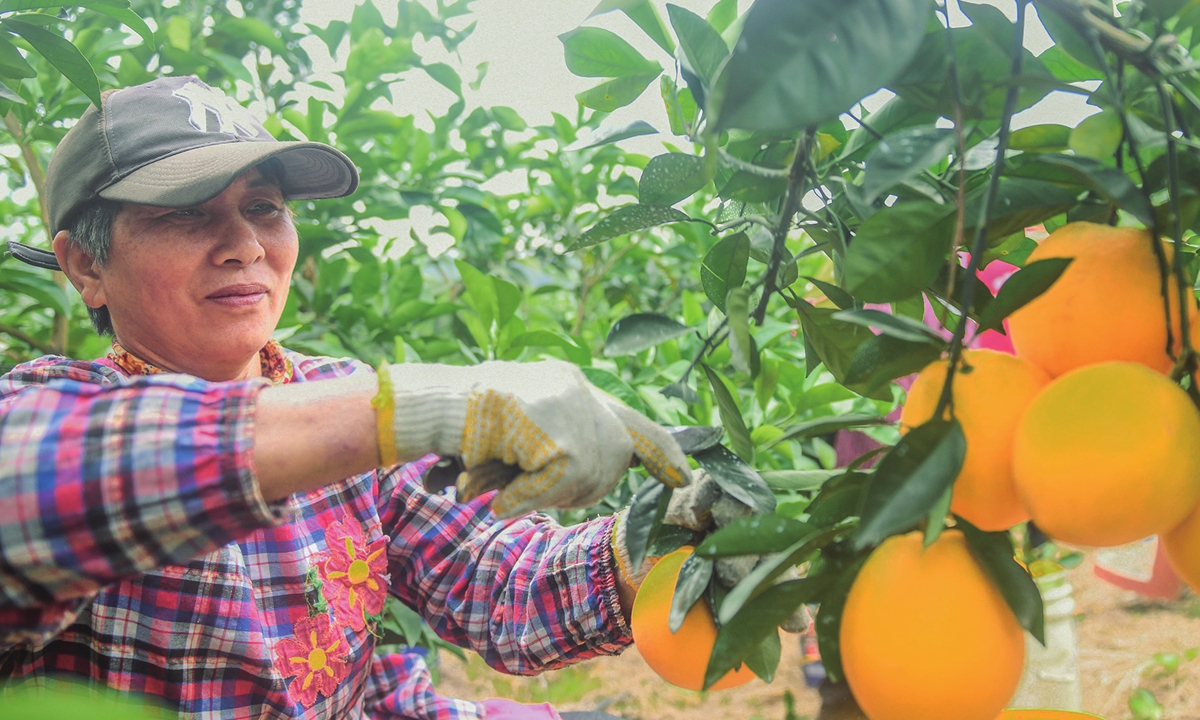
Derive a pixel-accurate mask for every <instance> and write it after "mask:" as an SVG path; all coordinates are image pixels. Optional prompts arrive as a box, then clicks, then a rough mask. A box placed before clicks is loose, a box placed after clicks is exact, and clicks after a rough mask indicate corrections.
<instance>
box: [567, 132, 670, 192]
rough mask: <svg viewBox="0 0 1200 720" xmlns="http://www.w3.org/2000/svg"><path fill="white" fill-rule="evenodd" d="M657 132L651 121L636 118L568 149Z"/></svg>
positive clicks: (603, 143)
mask: <svg viewBox="0 0 1200 720" xmlns="http://www.w3.org/2000/svg"><path fill="white" fill-rule="evenodd" d="M657 133H658V130H655V129H654V126H653V125H651V124H650V123H648V122H646V121H645V120H634V121H633V122H631V123H629V124H627V125H622V126H621V127H618V128H613V129H612V130H609V131H607V132H604V133H593V134H592V136H591V137H590V138H589V139H588V141H587V143H585V144H583V145H580V144H578V143H573V144H571V145H570V146H568V147H567V148H566V149H567V150H587V149H588V148H594V147H599V146H601V145H607V144H609V143H615V142H620V141H621V140H628V139H629V138H635V137H640V136H642V135H655V134H657ZM668 204H669V203H668Z"/></svg>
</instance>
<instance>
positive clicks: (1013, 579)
mask: <svg viewBox="0 0 1200 720" xmlns="http://www.w3.org/2000/svg"><path fill="white" fill-rule="evenodd" d="M957 520H958V527H959V529H961V530H962V533H963V535H964V536H965V537H966V538H967V543H968V544H969V545H970V547H971V554H972V555H974V556H975V559H976V560H978V561H979V564H980V565H982V566H983V569H984V572H986V573H987V575H988V577H989V578H991V580H992V582H993V583H995V585H996V587H997V588H998V589H999V590H1000V594H1001V595H1003V596H1004V601H1005V602H1007V603H1008V606H1009V607H1010V608H1011V609H1012V611H1013V614H1014V615H1016V616H1017V621H1018V622H1019V623H1021V627H1023V628H1025V629H1026V630H1028V631H1029V634H1031V635H1033V636H1034V637H1035V638H1037V640H1038V642H1040V643H1042V644H1043V645H1045V644H1046V616H1045V612H1044V611H1043V607H1042V594H1041V592H1040V591H1039V590H1038V587H1037V583H1035V582H1034V581H1033V578H1032V577H1030V576H1029V572H1028V571H1027V570H1026V569H1025V568H1023V567H1021V564H1020V563H1018V562H1017V560H1016V558H1015V557H1013V555H1014V552H1013V544H1012V537H1011V536H1010V535H1009V534H1008V533H1007V532H984V531H982V530H980V529H978V528H976V527H975V526H974V525H972V524H971V523H969V522H967V521H966V520H963V519H962V518H957Z"/></svg>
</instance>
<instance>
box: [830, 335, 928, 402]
mask: <svg viewBox="0 0 1200 720" xmlns="http://www.w3.org/2000/svg"><path fill="white" fill-rule="evenodd" d="M944 346H945V343H941V342H939V343H929V342H927V341H922V342H915V343H914V342H908V341H907V340H899V339H897V338H895V337H892V336H889V335H877V336H875V337H873V338H870V339H868V340H867V341H866V342H864V343H863V344H862V345H859V346H858V350H856V351H855V352H854V357H853V358H852V359H851V360H850V367H849V369H848V370H846V382H847V383H851V384H859V385H863V386H865V387H866V388H868V389H874V388H878V387H881V386H883V385H884V384H886V383H889V382H891V381H892V380H895V379H896V378H901V377H904V376H905V375H911V374H913V373H915V372H920V371H921V369H923V368H924V367H925V366H926V365H928V364H929V363H931V362H933V361H934V360H937V359H938V358H939V357H941V355H942V351H943V349H944Z"/></svg>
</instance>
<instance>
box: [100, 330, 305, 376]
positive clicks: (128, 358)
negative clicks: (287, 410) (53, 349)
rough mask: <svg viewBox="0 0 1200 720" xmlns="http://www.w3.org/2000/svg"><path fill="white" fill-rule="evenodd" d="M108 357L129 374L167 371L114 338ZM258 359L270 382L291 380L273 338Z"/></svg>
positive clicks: (288, 367) (284, 357)
mask: <svg viewBox="0 0 1200 720" xmlns="http://www.w3.org/2000/svg"><path fill="white" fill-rule="evenodd" d="M108 359H109V360H112V362H113V364H114V365H116V366H117V367H119V368H121V369H122V370H124V371H125V372H126V373H127V374H129V375H157V374H158V373H164V372H168V371H167V370H163V369H162V368H160V367H156V366H154V365H151V364H150V363H148V362H146V361H145V360H142V359H141V358H139V357H137V356H136V355H134V354H133V353H131V352H129V351H128V350H126V349H125V348H123V347H121V344H120V343H118V342H117V341H116V340H113V342H112V352H110V353H109V354H108ZM258 361H259V363H260V366H261V367H262V374H263V377H265V378H266V379H268V380H270V381H271V383H272V384H274V385H283V384H285V383H290V382H291V381H292V361H291V360H289V359H288V357H287V355H286V354H284V352H283V347H282V346H281V345H280V344H279V343H277V342H275V341H274V340H268V341H267V344H266V345H264V346H263V349H262V350H259V351H258Z"/></svg>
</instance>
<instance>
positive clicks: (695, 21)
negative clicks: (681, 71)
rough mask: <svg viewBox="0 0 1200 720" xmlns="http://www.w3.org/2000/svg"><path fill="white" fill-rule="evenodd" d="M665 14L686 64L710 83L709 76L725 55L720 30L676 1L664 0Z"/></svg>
mask: <svg viewBox="0 0 1200 720" xmlns="http://www.w3.org/2000/svg"><path fill="white" fill-rule="evenodd" d="M667 17H668V18H670V20H671V27H673V28H674V29H675V35H676V36H677V37H678V38H679V49H680V50H682V51H683V56H684V57H685V58H686V59H687V62H688V64H689V65H691V68H692V70H693V71H695V73H696V75H697V76H698V77H699V78H700V80H701V81H702V82H703V83H704V85H705V86H706V87H712V81H713V78H715V77H716V76H717V71H718V70H720V69H721V63H723V62H724V61H725V58H726V57H727V56H728V55H729V47H728V46H727V45H726V44H725V41H724V40H722V39H721V34H720V33H719V32H717V30H715V29H714V28H713V26H712V25H709V24H708V21H707V20H705V19H704V18H702V17H700V16H699V15H697V14H696V13H694V12H692V11H691V10H687V9H685V8H681V7H679V6H678V5H672V4H671V3H667Z"/></svg>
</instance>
